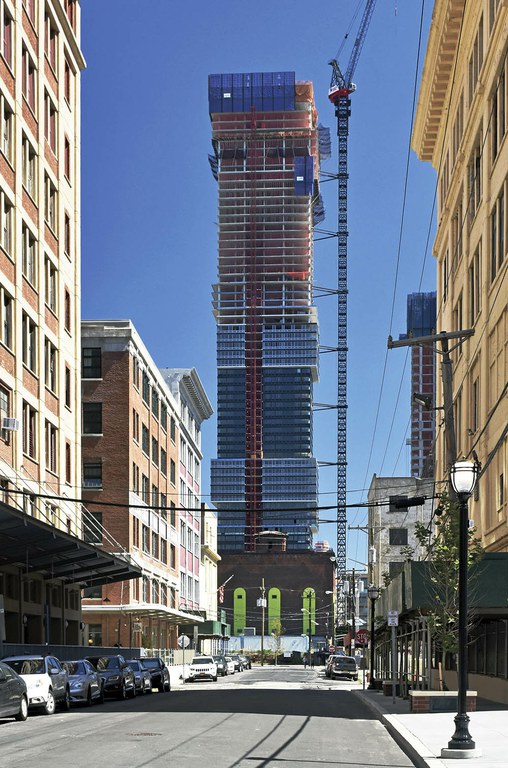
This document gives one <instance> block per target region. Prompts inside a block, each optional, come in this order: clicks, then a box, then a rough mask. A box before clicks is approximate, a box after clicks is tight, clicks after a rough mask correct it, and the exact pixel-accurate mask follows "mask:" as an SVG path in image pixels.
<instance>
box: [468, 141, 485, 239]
mask: <svg viewBox="0 0 508 768" xmlns="http://www.w3.org/2000/svg"><path fill="white" fill-rule="evenodd" d="M468 196H469V223H470V225H471V224H472V223H473V220H474V217H475V216H476V211H477V210H478V208H479V207H480V202H481V197H482V137H481V131H480V132H479V134H478V136H477V138H476V142H475V146H474V147H473V151H472V152H471V157H470V159H469V165H468Z"/></svg>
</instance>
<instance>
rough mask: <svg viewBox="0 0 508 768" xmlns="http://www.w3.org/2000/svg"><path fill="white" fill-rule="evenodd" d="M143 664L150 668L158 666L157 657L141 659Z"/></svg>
mask: <svg viewBox="0 0 508 768" xmlns="http://www.w3.org/2000/svg"><path fill="white" fill-rule="evenodd" d="M143 666H144V667H150V668H151V669H158V668H159V659H143Z"/></svg>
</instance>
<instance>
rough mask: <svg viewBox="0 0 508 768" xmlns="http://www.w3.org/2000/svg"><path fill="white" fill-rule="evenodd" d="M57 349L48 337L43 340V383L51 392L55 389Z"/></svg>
mask: <svg viewBox="0 0 508 768" xmlns="http://www.w3.org/2000/svg"><path fill="white" fill-rule="evenodd" d="M57 354H58V353H57V349H56V347H55V345H54V344H52V343H51V341H50V340H49V339H45V341H44V383H45V384H46V386H47V388H48V389H50V390H51V392H53V393H56V391H57V372H58V366H57Z"/></svg>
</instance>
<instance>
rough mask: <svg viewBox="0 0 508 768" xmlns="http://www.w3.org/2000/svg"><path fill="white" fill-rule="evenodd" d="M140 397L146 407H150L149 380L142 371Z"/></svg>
mask: <svg viewBox="0 0 508 768" xmlns="http://www.w3.org/2000/svg"><path fill="white" fill-rule="evenodd" d="M142 397H143V400H144V401H145V403H146V404H147V405H148V406H150V380H149V378H148V376H147V374H146V373H145V372H144V371H143V388H142Z"/></svg>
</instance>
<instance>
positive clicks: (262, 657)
mask: <svg viewBox="0 0 508 768" xmlns="http://www.w3.org/2000/svg"><path fill="white" fill-rule="evenodd" d="M260 590H261V600H260V603H261V666H264V663H265V606H266V600H265V579H264V577H263V578H262V579H261V586H260Z"/></svg>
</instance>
